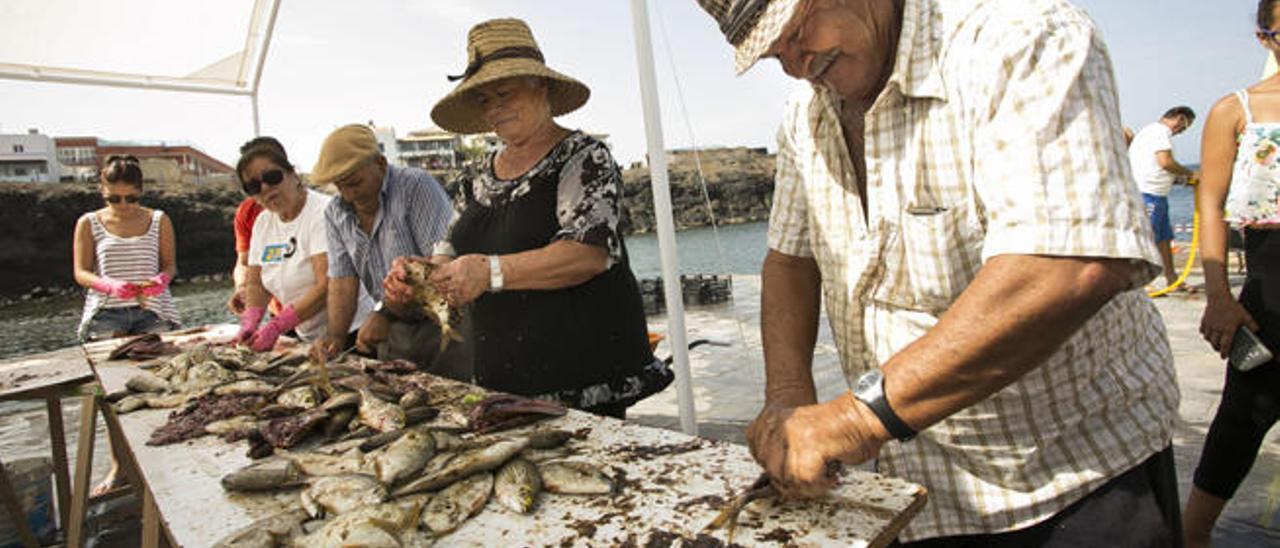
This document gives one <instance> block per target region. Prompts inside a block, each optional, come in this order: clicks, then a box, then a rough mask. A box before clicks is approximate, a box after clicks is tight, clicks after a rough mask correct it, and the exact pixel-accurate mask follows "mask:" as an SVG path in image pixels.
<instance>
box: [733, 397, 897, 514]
mask: <svg viewBox="0 0 1280 548" xmlns="http://www.w3.org/2000/svg"><path fill="white" fill-rule="evenodd" d="M792 401H794V400H792ZM788 403H789V402H785V401H775V402H773V403H771V404H769V405H766V406H765V408H764V410H763V411H761V412H760V415H759V416H758V417H756V419H755V420H754V421H752V422H751V425H750V426H749V427H748V428H747V442H748V444H749V445H750V448H751V455H752V456H753V457H755V459H756V461H758V462H759V463H760V465H761V466H763V467H764V469H765V471H766V472H768V474H769V477H770V478H772V479H773V483H774V485H775V486H776V487H777V488H778V490H779V491H780V492H781V493H782V494H783V495H785V496H788V497H796V498H813V497H819V496H822V495H823V494H825V493H826V492H827V491H828V490H830V489H831V488H832V487H834V486H835V482H836V477H835V476H834V475H833V474H832V472H831V468H830V463H835V462H843V463H846V464H858V463H861V462H864V461H867V460H869V459H872V458H875V456H876V455H877V454H879V452H880V447H881V446H882V445H884V443H885V442H886V441H888V440H889V439H891V438H890V437H889V433H888V432H887V431H885V429H884V427H883V426H882V425H881V424H880V421H879V419H878V418H876V416H875V414H874V413H872V412H871V410H870V409H868V408H867V407H866V406H865V405H863V404H862V403H861V402H859V401H857V400H856V399H854V397H853V395H852V394H850V393H845V394H843V395H841V396H840V397H838V398H836V399H833V400H831V401H828V402H825V403H819V404H808V405H799V406H791V405H788Z"/></svg>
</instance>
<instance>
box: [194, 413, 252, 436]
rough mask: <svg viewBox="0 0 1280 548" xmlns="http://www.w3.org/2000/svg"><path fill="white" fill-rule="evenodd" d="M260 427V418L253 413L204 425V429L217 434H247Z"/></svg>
mask: <svg viewBox="0 0 1280 548" xmlns="http://www.w3.org/2000/svg"><path fill="white" fill-rule="evenodd" d="M257 428H258V420H257V419H255V418H254V417H253V415H237V416H234V417H231V418H229V419H223V420H220V421H213V422H211V423H209V424H206V425H204V431H205V432H208V433H210V434H213V435H215V436H225V435H227V434H247V433H249V431H251V430H256V429H257Z"/></svg>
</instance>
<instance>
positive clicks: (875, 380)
mask: <svg viewBox="0 0 1280 548" xmlns="http://www.w3.org/2000/svg"><path fill="white" fill-rule="evenodd" d="M853 397H855V398H857V399H858V401H860V402H862V403H865V404H867V407H870V408H871V412H873V413H875V414H876V417H877V418H879V419H880V423H881V424H883V425H884V429H885V430H888V431H889V435H890V436H893V437H894V439H896V440H899V441H907V440H910V439H911V438H914V437H915V436H916V431H915V430H912V429H911V427H910V426H907V423H905V422H902V419H901V418H900V417H898V414H897V413H894V412H893V408H892V407H889V399H888V398H886V397H885V394H884V373H881V372H880V370H879V369H872V370H870V371H867V372H866V373H863V374H862V376H861V377H858V382H856V383H854V385H853Z"/></svg>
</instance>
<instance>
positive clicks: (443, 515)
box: [419, 472, 493, 535]
mask: <svg viewBox="0 0 1280 548" xmlns="http://www.w3.org/2000/svg"><path fill="white" fill-rule="evenodd" d="M492 493H493V474H490V473H488V472H481V473H479V474H473V475H471V476H468V477H467V478H465V479H463V480H461V481H459V482H457V483H454V484H452V485H450V486H448V487H446V488H444V489H443V490H442V491H440V492H439V493H437V494H436V496H435V497H432V499H431V502H428V503H427V507H426V508H424V509H423V510H422V518H421V520H419V521H420V523H421V524H422V526H424V527H426V528H427V529H430V530H431V532H433V533H435V534H437V535H443V534H445V533H448V532H450V531H453V530H454V529H457V528H458V526H459V525H462V523H463V522H464V521H467V519H468V518H470V517H471V516H473V515H475V514H476V512H479V511H480V509H481V508H484V505H485V503H486V502H489V496H490V495H491V494H492Z"/></svg>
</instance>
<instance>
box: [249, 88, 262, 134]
mask: <svg viewBox="0 0 1280 548" xmlns="http://www.w3.org/2000/svg"><path fill="white" fill-rule="evenodd" d="M249 104H251V105H253V136H254V137H261V136H262V130H261V127H260V126H259V125H258V91H257V90H254V92H253V94H252V95H250V96H249Z"/></svg>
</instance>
